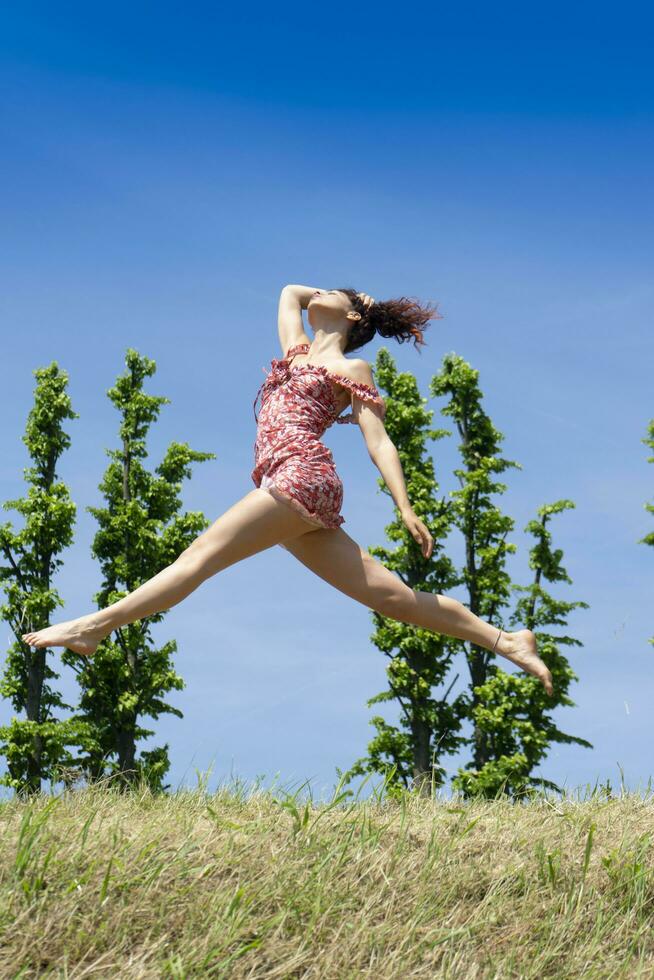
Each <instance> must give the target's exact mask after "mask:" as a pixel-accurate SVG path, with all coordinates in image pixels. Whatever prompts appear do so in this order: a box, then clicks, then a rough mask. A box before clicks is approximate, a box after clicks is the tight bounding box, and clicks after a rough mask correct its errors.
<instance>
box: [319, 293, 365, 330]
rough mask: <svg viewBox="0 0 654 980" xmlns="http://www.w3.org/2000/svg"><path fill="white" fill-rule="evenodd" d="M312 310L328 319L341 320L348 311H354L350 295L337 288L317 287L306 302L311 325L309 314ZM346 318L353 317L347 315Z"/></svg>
mask: <svg viewBox="0 0 654 980" xmlns="http://www.w3.org/2000/svg"><path fill="white" fill-rule="evenodd" d="M314 311H315V312H318V311H319V312H320V317H321V318H324V317H327V318H328V319H330V320H332V319H333V320H341V319H342V318H343V317H347V316H348V313H353V312H354V311H353V308H352V302H351V300H350V297H349V296H348V295H347V293H342V292H341V291H340V290H339V289H317V290H316V291H315V293H314V294H313V296H311V298H310V299H309V302H308V304H307V313H308V316H309V322H310V323H311V324H312V325H313V320H312V318H311V314H312V312H314ZM348 319H353V317H348ZM356 319H358V316H357V317H356Z"/></svg>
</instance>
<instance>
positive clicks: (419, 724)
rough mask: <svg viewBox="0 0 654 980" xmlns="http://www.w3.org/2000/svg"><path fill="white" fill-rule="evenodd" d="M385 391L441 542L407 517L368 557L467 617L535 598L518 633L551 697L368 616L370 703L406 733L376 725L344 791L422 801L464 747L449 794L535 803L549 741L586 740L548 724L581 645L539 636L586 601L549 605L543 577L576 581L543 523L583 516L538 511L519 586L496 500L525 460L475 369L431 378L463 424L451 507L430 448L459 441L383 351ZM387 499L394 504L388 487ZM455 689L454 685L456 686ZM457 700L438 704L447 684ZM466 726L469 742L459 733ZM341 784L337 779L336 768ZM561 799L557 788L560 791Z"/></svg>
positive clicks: (462, 646) (482, 654) (490, 661)
mask: <svg viewBox="0 0 654 980" xmlns="http://www.w3.org/2000/svg"><path fill="white" fill-rule="evenodd" d="M375 376H376V379H377V382H378V386H379V387H380V389H382V390H383V391H384V392H385V394H386V400H387V406H388V410H387V415H386V428H387V431H388V433H389V435H390V437H391V439H392V440H393V442H394V444H395V446H396V447H397V450H398V453H399V456H400V460H401V462H402V467H403V470H404V474H405V477H406V482H407V490H408V495H409V499H410V500H411V503H412V506H413V507H414V509H415V511H416V513H417V514H418V515H419V516H420V517H421V519H422V520H423V521H424V523H425V524H426V525H427V526H428V528H429V530H430V533H431V534H432V537H433V539H434V548H433V552H432V555H431V557H430V558H429V559H425V558H424V557H423V555H422V552H421V549H420V546H419V545H418V544H417V543H416V542H415V541H414V539H413V537H412V535H411V534H410V533H409V532H408V530H407V529H406V527H405V525H404V522H403V521H402V520H401V518H400V515H399V512H398V511H397V509H395V520H394V521H393V522H392V523H391V524H390V525H388V526H387V528H386V533H387V535H388V537H389V539H390V540H391V541H393V542H399V544H398V546H397V547H396V548H395V550H393V551H391V550H389V549H388V548H386V547H371V548H369V551H370V553H371V554H373V555H375V556H376V557H378V558H379V559H381V561H383V563H384V564H385V565H386V567H387V568H390V569H391V570H392V571H394V572H396V573H397V574H398V575H399V577H400V578H401V579H402V581H403V582H405V583H406V584H407V585H408V586H409V587H410V588H413V589H418V590H420V591H424V592H432V593H440V594H447V593H448V592H450V591H451V590H452V589H453V588H454V587H455V586H458V585H464V586H465V587H466V589H467V592H468V608H469V609H470V610H471V611H472V612H474V613H475V614H476V615H477V616H479V617H480V618H481V619H484V620H486V621H488V622H495V621H496V620H497V618H498V613H499V611H500V610H501V609H503V608H505V607H507V606H509V605H510V603H511V600H512V594H513V592H514V591H519V592H526V593H527V594H526V595H525V596H524V597H523V598H521V599H520V601H519V602H518V603H517V604H516V607H515V610H514V612H513V615H512V617H511V620H512V623H513V624H515V625H516V626H522V627H526V628H528V629H532V630H533V631H534V632H535V633H536V635H537V639H538V643H539V653H540V654H541V656H542V657H543V660H544V661H545V662H546V663H547V665H548V667H549V668H550V670H551V671H552V675H553V680H554V686H555V699H552V698H550V697H549V696H548V695H547V694H546V692H545V691H544V689H543V687H542V684H541V682H540V681H539V680H537V679H536V678H535V677H532V676H531V675H529V674H527V673H526V672H524V671H520V672H519V673H518V674H517V675H516V674H509V673H507V672H505V671H504V670H502V669H501V667H499V666H497V658H498V655H496V654H493V653H491V652H490V651H488V650H486V649H485V648H483V647H479V646H477V645H476V644H473V643H466V642H464V641H462V640H459V639H456V638H454V637H450V636H446V635H441V634H438V633H435V632H432V631H431V630H426V629H421V628H418V627H414V626H412V625H410V624H406V623H402V622H399V621H397V620H393V619H386V618H385V617H383V616H381V615H380V614H379V613H377V612H374V611H373V612H372V617H373V622H374V623H375V626H376V629H375V632H374V633H373V634H372V636H371V639H372V642H373V643H374V644H375V645H376V646H377V647H378V648H379V649H380V650H382V652H383V653H384V654H385V655H386V656H387V657H388V658H389V660H390V663H389V665H388V667H387V676H388V682H389V689H388V690H386V691H382V692H380V693H379V694H376V695H375V696H374V697H372V698H370V699H369V700H368V702H367V704H368V706H371V705H373V704H376V703H381V702H388V701H393V700H395V701H397V702H398V703H399V705H400V709H401V717H400V723H399V725H392V724H389V723H388V722H386V721H385V720H384V719H383V718H381V717H379V716H375V717H374V718H373V719H372V720H371V724H373V726H374V727H375V728H376V730H377V734H376V736H375V738H374V739H373V740H372V741H371V742H370V744H369V745H368V755H367V756H365V757H363V758H360V759H357V761H356V762H355V763H354V764H353V766H352V767H351V768H350V769H349V770H348V771H347V773H346V780H349V779H351V778H352V777H353V776H355V775H363V774H364V773H366V772H378V773H381V774H383V775H384V777H385V780H386V788H387V792H388V793H389V794H390V795H395V794H398V793H399V792H401V789H402V788H403V787H405V786H408V785H409V783H410V781H411V780H412V781H413V784H414V785H417V786H418V787H419V789H420V791H421V792H424V793H427V792H428V791H429V790H430V788H431V787H436V786H439V785H441V784H442V783H443V781H444V776H443V773H444V772H445V769H444V767H443V766H442V765H441V764H440V762H439V760H440V759H442V757H443V756H445V755H448V754H452V753H454V752H455V751H457V750H458V749H459V748H460V747H461V746H462V745H464V744H471V745H472V761H471V762H470V763H469V764H468V765H467V766H466V767H465V768H463V769H459V770H458V774H457V775H456V776H455V777H454V779H453V788H455V789H460V790H462V791H463V792H464V793H465V794H468V795H474V794H485V795H491V796H495V795H496V794H497V792H498V790H501V791H503V792H505V793H506V792H514V793H516V794H517V793H520V792H526V790H527V788H528V787H530V786H531V785H533V784H536V783H540V784H543V783H547V784H548V785H551V786H553V785H554V784H551V783H548V781H547V780H543V779H537V778H532V777H531V772H532V770H533V768H534V767H535V766H536V765H537V764H538V763H539V762H540V761H541V760H542V758H543V757H544V756H545V755H546V753H547V748H548V746H549V744H550V743H551V742H554V741H558V742H576V743H577V744H580V745H585V746H588V747H592V746H590V743H589V742H586V741H585V740H584V739H581V738H578V737H576V736H572V735H567V734H566V733H564V732H561V731H559V730H558V729H557V728H556V726H555V725H554V724H553V722H552V721H551V719H550V717H549V716H548V713H547V712H548V709H549V710H551V709H552V708H554V707H556V706H557V705H560V704H566V705H572V704H573V702H572V701H571V700H570V699H569V698H568V697H567V690H568V687H569V684H570V682H571V680H573V679H576V676H575V674H574V673H573V672H572V670H571V669H570V666H569V664H568V663H567V661H566V660H565V658H564V657H563V656H562V655H561V654H560V653H559V650H558V646H557V643H558V644H568V645H570V644H577V645H579V644H578V641H577V640H574V639H572V638H570V637H567V636H563V637H555V636H553V635H551V634H550V633H546V632H544V631H542V630H540V631H538V627H541V626H544V625H546V624H550V623H556V624H559V625H560V624H562V623H564V622H565V620H564V619H563V617H564V616H565V614H566V613H567V612H569V611H570V610H571V609H573V608H576V607H584V608H587V606H586V603H583V602H576V603H575V602H572V603H566V602H563V601H560V600H555V599H553V598H552V597H551V596H549V595H548V594H547V593H546V591H545V590H544V588H543V586H542V580H543V579H548V580H549V581H570V580H569V578H568V576H567V573H566V572H565V570H564V569H563V567H562V566H561V555H562V553H561V552H560V551H555V552H554V551H552V549H551V547H550V535H549V530H548V528H547V522H548V520H549V519H550V517H551V515H552V514H554V513H558V512H559V511H560V510H563V509H565V508H567V507H572V506H574V505H573V504H571V502H569V501H560V502H558V503H555V504H552V505H547V506H545V507H543V508H541V509H540V511H539V517H540V520H539V521H534V522H530V524H529V525H528V526H527V529H526V530H527V531H528V532H529V533H531V534H533V535H534V536H535V537H536V538H537V543H536V545H535V546H534V548H533V549H532V551H531V554H530V564H531V567H532V568H534V570H535V580H534V582H533V584H532V585H530V586H529V587H527V588H526V589H525V588H521V587H519V586H514V585H513V584H512V582H511V578H510V576H509V574H508V572H507V570H506V567H505V565H506V556H507V554H510V553H513V552H515V550H516V547H515V545H514V544H511V543H510V542H507V540H506V539H507V535H508V534H509V533H510V532H511V531H512V529H513V526H514V522H513V521H512V519H511V518H510V517H508V516H506V515H504V514H503V513H502V512H501V511H500V509H499V508H498V507H497V506H496V505H495V504H494V503H493V501H492V499H491V497H492V495H493V494H497V493H501V492H504V491H505V490H506V489H507V487H506V484H504V483H500V482H498V481H497V480H496V479H494V478H493V475H494V474H497V473H502V472H504V471H505V470H507V469H509V468H511V467H514V468H521V467H520V466H519V464H518V463H515V462H512V461H510V460H507V459H504V458H502V457H501V456H500V454H499V445H500V442H501V440H502V436H501V434H500V433H499V432H498V431H497V430H496V429H495V428H494V426H493V425H492V423H491V421H490V419H489V418H488V416H487V415H486V413H485V412H484V411H483V409H482V405H481V401H482V396H481V392H480V390H479V386H478V372H476V371H473V370H472V368H471V367H470V365H468V364H467V363H466V362H465V361H464V360H463V359H462V358H461V357H458V356H457V355H454V354H449V355H447V356H446V357H445V358H444V360H443V367H442V370H441V372H440V373H439V374H438V375H436V376H435V377H434V378H433V379H432V381H431V393H432V395H434V396H442V395H446V396H448V397H449V401H448V403H447V404H446V405H445V407H444V408H443V409H442V411H443V414H444V415H447V416H450V417H452V418H453V419H454V421H455V424H456V426H457V431H458V434H459V437H460V440H461V442H460V452H461V455H462V457H463V462H464V466H463V467H462V468H459V469H456V470H455V475H456V477H457V478H458V480H459V487H458V488H457V489H456V490H453V491H452V492H451V493H450V494H449V497H450V499H449V500H447V499H437V493H438V484H437V482H436V478H435V474H434V465H433V460H432V459H431V458H430V456H429V455H428V453H427V441H430V440H431V441H433V440H436V439H441V438H443V436H445V435H450V434H451V433H450V432H449V431H448V430H445V429H431V428H429V426H430V424H431V419H432V416H433V412H431V411H429V410H427V409H426V408H425V407H424V406H425V403H426V399H424V398H422V397H421V396H420V393H419V391H418V387H417V384H416V380H415V378H414V377H413V375H412V374H410V373H408V372H407V373H398V372H397V370H396V367H395V364H394V362H393V359H392V357H391V356H390V354H389V353H388V351H387V350H385V349H382V350H381V351H380V352H379V355H378V358H377V363H376V366H375ZM379 486H380V488H381V489H382V491H383V492H385V493H386V494H388V495H389V496H390V493H389V491H388V488H387V487H386V485H385V483H384V481H383V479H380V480H379ZM453 528H457V529H458V530H459V531H460V532H461V534H462V537H463V542H464V555H465V558H464V567H463V568H462V569H461V571H457V570H456V569H455V567H454V565H453V564H452V562H451V560H450V559H449V558H448V556H447V555H446V553H445V540H446V538H447V537H448V536H449V534H450V532H451V530H452V529H453ZM458 652H462V653H463V654H464V655H465V659H466V662H467V665H468V670H469V675H470V677H469V679H470V684H469V687H468V688H467V689H466V690H464V691H463V692H462V693H460V694H459V695H458V696H456V697H455V698H454V699H453V700H452V701H451V703H448V698H449V695H450V692H451V690H452V688H453V686H454V684H455V683H456V681H457V680H458V676H459V675H458V674H457V675H456V676H455V677H454V679H453V680H452V681H449V678H448V673H449V672H450V671H451V669H452V665H453V664H452V662H453V658H454V657H455V655H456V654H457V653H458ZM448 681H449V683H448ZM446 684H447V689H446V690H445V691H444V693H443V694H442V695H441V696H439V697H438V698H435V697H433V695H432V690H433V688H434V687H436V686H437V685H442V686H443V687H445V685H446ZM465 722H470V724H471V728H472V734H471V736H470V737H469V736H467V735H464V734H463V731H462V730H463V726H464V723H465ZM339 775H341V773H340V770H339ZM557 788H558V787H557Z"/></svg>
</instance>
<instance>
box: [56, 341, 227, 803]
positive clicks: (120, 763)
mask: <svg viewBox="0 0 654 980" xmlns="http://www.w3.org/2000/svg"><path fill="white" fill-rule="evenodd" d="M126 364H127V370H126V372H125V373H124V374H123V375H122V376H121V377H119V378H118V380H117V382H116V384H115V386H114V387H113V388H111V389H110V390H109V391H108V396H109V398H110V399H111V401H112V402H113V404H114V405H115V406H116V408H117V409H118V411H119V412H120V419H121V421H120V430H119V434H120V440H121V448H120V449H117V450H107V455H108V456H109V457H110V458H111V463H110V464H109V466H108V467H107V470H106V472H105V474H104V477H103V479H102V481H101V483H100V490H101V492H102V494H103V495H104V498H105V501H106V506H104V507H88V508H87V509H88V510H89V511H90V512H91V513H92V514H93V516H94V517H95V518H96V520H97V522H98V525H99V530H98V531H97V533H96V535H95V538H94V540H93V544H92V554H93V556H94V557H95V558H97V559H98V561H99V563H100V567H101V569H102V575H103V583H102V588H101V589H100V591H99V592H98V593H96V595H95V596H94V599H95V601H96V602H97V603H98V606H99V608H104V607H106V606H108V605H111V604H112V603H114V602H117V601H118V600H119V599H122V598H123V597H124V596H125V595H127V594H128V593H130V592H132V591H133V590H134V589H136V588H137V587H138V586H139V585H140V584H141V583H143V582H145V581H147V580H148V579H150V578H152V577H153V576H154V575H156V574H157V573H158V572H160V571H161V570H162V569H163V568H165V567H166V566H167V565H169V564H171V563H172V562H173V561H174V560H175V559H176V558H177V557H178V555H179V554H180V553H181V552H182V551H183V550H184V549H185V548H187V547H188V545H189V544H190V543H191V541H193V540H194V539H195V538H196V537H197V536H198V534H200V533H201V532H202V531H203V530H205V529H206V528H207V527H208V526H209V522H208V521H207V520H206V519H205V517H204V515H203V514H202V513H201V512H199V511H197V512H196V511H186V512H181V507H182V501H181V498H180V492H181V487H182V481H183V480H184V479H187V478H189V477H190V475H191V463H193V462H203V461H205V460H209V459H215V454H214V453H203V452H197V451H195V450H193V449H191V448H190V447H189V446H188V445H187V444H185V443H184V444H180V443H176V442H174V443H172V444H171V445H170V446H169V447H168V449H167V451H166V453H165V455H164V458H163V460H162V461H161V463H160V464H159V465H158V466H157V467H156V469H155V472H154V473H152V472H149V471H148V470H147V469H146V468H145V466H144V465H143V463H142V460H143V459H145V457H146V456H147V447H146V437H147V434H148V431H149V428H150V426H151V425H152V423H153V422H154V421H155V420H156V419H157V418H158V416H159V411H160V406H161V405H163V404H168V403H169V399H167V398H164V397H161V396H155V395H149V394H146V393H145V392H144V391H143V382H144V380H145V379H146V378H147V377H149V376H151V375H152V374H154V372H155V370H156V365H155V362H154V361H152V360H149V359H148V358H147V357H142V356H141V355H140V354H138V353H137V352H136V351H135V350H132V349H131V348H130V349H129V350H128V351H127V355H126ZM164 616H165V612H162V613H157V614H154V615H151V616H148V617H147V619H143V620H137V621H136V622H134V623H130V624H129V625H128V626H123V627H121V628H119V629H117V630H116V631H115V632H114V633H112V634H110V635H109V636H108V637H106V638H105V640H103V642H102V643H101V644H100V645H99V646H98V649H97V651H96V653H95V654H94V656H93V659H92V660H89V661H87V662H86V664H85V666H84V669H83V670H82V671H81V672H80V675H79V682H80V686H81V688H82V694H81V697H80V703H79V707H80V712H81V713H80V715H79V716H78V717H79V720H80V721H83V722H84V723H85V724H86V729H85V731H86V732H87V735H86V737H85V738H84V740H83V741H82V743H81V748H82V752H81V754H80V756H79V757H78V759H77V760H76V762H77V763H78V764H79V766H80V768H81V770H82V771H83V772H84V773H85V774H86V775H87V777H88V778H89V779H98V778H100V777H102V776H105V775H108V774H112V773H116V774H118V775H119V777H120V780H121V782H123V783H124V784H125V785H127V784H133V783H134V781H136V780H138V779H139V778H143V779H144V781H145V782H147V783H148V785H149V786H150V787H151V789H153V790H155V789H156V790H157V791H162V790H163V789H165V788H167V787H165V786H164V784H163V778H164V776H165V773H166V772H167V771H168V768H169V759H168V746H167V745H165V746H160V747H156V748H154V749H150V750H148V751H143V752H141V754H140V756H138V757H137V754H136V743H137V742H138V740H139V739H142V738H146V737H148V736H149V735H152V734H153V731H152V730H150V729H147V728H144V727H142V725H141V724H140V722H139V719H141V718H142V717H143V716H149V717H151V718H155V719H156V718H158V717H160V715H162V714H166V713H167V714H175V715H177V716H178V717H182V713H181V712H180V711H179V710H178V709H177V708H174V707H172V706H171V705H169V704H168V703H167V702H166V701H165V695H166V694H167V693H168V692H169V691H172V690H181V689H182V688H183V687H184V682H183V680H182V678H181V677H180V676H179V674H177V672H176V671H175V669H174V667H173V662H172V655H173V654H174V653H175V652H176V650H177V644H176V643H175V641H174V640H171V641H168V642H166V643H164V644H163V645H162V646H161V647H159V648H157V647H156V646H155V645H154V643H153V641H152V637H151V635H150V627H151V625H152V624H154V623H157V622H160V621H161V620H162V619H163V617H164ZM67 655H68V656H67ZM73 657H75V655H74V654H70V653H69V652H68V651H66V652H65V653H64V659H70V658H73Z"/></svg>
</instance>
